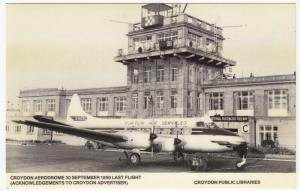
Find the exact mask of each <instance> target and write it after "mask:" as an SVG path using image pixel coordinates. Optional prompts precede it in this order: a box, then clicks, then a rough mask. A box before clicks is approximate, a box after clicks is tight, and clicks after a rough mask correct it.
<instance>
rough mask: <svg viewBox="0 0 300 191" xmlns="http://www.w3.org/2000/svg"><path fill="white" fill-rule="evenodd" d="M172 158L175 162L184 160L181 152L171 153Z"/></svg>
mask: <svg viewBox="0 0 300 191" xmlns="http://www.w3.org/2000/svg"><path fill="white" fill-rule="evenodd" d="M173 158H174V160H175V161H176V162H181V161H183V160H184V155H183V154H182V153H173Z"/></svg>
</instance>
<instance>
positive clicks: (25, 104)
mask: <svg viewBox="0 0 300 191" xmlns="http://www.w3.org/2000/svg"><path fill="white" fill-rule="evenodd" d="M22 109H23V112H24V113H29V112H30V101H28V100H24V101H22Z"/></svg>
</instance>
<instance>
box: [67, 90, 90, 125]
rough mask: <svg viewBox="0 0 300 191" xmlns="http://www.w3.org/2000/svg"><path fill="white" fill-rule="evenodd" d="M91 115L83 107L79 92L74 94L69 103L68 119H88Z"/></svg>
mask: <svg viewBox="0 0 300 191" xmlns="http://www.w3.org/2000/svg"><path fill="white" fill-rule="evenodd" d="M89 116H90V115H89V114H87V113H86V112H85V111H84V110H83V109H82V106H81V102H80V98H79V96H78V94H74V95H73V96H72V99H71V102H70V105H69V109H68V114H67V121H86V120H87V119H88V117H89Z"/></svg>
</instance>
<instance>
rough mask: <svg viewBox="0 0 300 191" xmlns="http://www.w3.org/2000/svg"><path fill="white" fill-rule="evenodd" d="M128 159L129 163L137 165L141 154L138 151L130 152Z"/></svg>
mask: <svg viewBox="0 0 300 191" xmlns="http://www.w3.org/2000/svg"><path fill="white" fill-rule="evenodd" d="M128 161H129V162H130V164H131V165H133V166H137V165H138V164H140V162H141V156H140V155H139V154H138V153H132V154H131V155H129V157H128Z"/></svg>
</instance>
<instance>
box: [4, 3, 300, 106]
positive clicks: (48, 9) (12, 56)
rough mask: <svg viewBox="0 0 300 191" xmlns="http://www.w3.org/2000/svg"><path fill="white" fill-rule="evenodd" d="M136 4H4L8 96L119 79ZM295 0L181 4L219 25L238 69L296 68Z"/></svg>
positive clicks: (241, 72)
mask: <svg viewBox="0 0 300 191" xmlns="http://www.w3.org/2000/svg"><path fill="white" fill-rule="evenodd" d="M140 7H141V4H8V5H7V10H6V32H7V34H6V52H7V54H6V83H7V84H6V88H7V91H6V92H7V98H8V99H9V100H12V101H14V100H16V98H17V96H18V94H19V91H20V90H25V89H33V88H64V89H80V88H98V87H109V86H124V85H126V81H127V80H126V78H127V75H126V66H124V65H122V64H121V63H117V62H114V60H113V58H114V57H115V56H116V55H117V51H118V49H119V48H124V49H125V50H127V42H128V41H127V36H126V34H127V33H128V25H127V24H121V23H115V22H111V21H110V20H118V21H124V22H129V23H136V22H140V14H141V10H140ZM295 11H296V6H295V5H294V4H188V6H187V9H186V13H187V14H189V15H192V16H194V17H197V18H199V19H201V20H205V21H207V22H210V23H216V24H217V25H218V26H232V25H243V27H233V28H230V27H229V28H226V27H225V28H224V29H223V35H224V37H225V39H226V40H225V41H224V45H223V56H224V57H225V58H229V59H232V60H235V61H236V62H237V65H236V66H235V67H234V68H233V72H234V73H235V74H236V76H237V77H242V76H244V77H246V76H249V74H250V73H251V72H252V73H253V74H254V75H255V76H262V75H277V74H291V73H293V72H294V71H296V32H295V30H296V28H295V25H296V24H295V22H296V16H295Z"/></svg>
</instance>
